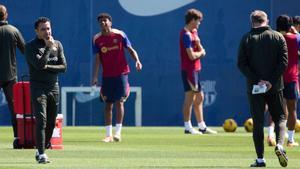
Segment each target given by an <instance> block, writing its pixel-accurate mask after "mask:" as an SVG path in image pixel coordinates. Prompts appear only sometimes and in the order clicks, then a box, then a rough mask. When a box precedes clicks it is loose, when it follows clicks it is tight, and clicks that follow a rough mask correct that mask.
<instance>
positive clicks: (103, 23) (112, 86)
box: [92, 13, 142, 143]
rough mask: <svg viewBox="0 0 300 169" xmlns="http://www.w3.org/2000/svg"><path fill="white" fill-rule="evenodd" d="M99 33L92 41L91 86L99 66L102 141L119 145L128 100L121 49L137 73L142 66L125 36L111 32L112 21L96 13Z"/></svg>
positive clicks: (128, 90)
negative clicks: (102, 105)
mask: <svg viewBox="0 0 300 169" xmlns="http://www.w3.org/2000/svg"><path fill="white" fill-rule="evenodd" d="M97 21H98V22H99V24H100V27H101V32H99V33H97V34H96V35H95V36H94V38H93V49H94V50H93V51H94V54H95V65H94V70H93V78H92V85H97V82H98V71H99V67H100V65H101V66H102V84H101V91H100V98H101V100H102V101H103V102H105V108H104V116H105V130H106V137H105V138H104V139H103V140H102V141H103V142H106V143H108V142H113V141H116V142H120V141H121V129H122V122H123V117H124V102H125V101H126V99H127V97H128V96H129V92H130V89H129V83H128V73H129V72H130V70H129V65H128V64H127V61H126V57H125V53H124V49H127V50H128V52H129V54H130V55H131V57H132V58H133V60H134V61H135V67H136V70H137V71H141V70H142V64H141V62H140V60H139V57H138V54H137V52H136V51H135V50H134V49H133V47H132V46H131V43H130V41H129V39H128V38H127V36H126V34H125V33H124V32H123V31H121V30H118V29H113V28H112V17H111V16H110V15H109V14H108V13H100V14H99V15H98V17H97ZM114 104H115V106H116V130H115V134H114V136H112V110H113V105H114Z"/></svg>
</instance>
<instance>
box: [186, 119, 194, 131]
mask: <svg viewBox="0 0 300 169" xmlns="http://www.w3.org/2000/svg"><path fill="white" fill-rule="evenodd" d="M184 128H185V130H191V129H192V128H193V126H192V122H191V121H185V122H184Z"/></svg>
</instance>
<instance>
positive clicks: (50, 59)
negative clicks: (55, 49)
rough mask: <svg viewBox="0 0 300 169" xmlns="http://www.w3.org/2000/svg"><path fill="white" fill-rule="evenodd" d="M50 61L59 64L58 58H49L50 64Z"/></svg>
mask: <svg viewBox="0 0 300 169" xmlns="http://www.w3.org/2000/svg"><path fill="white" fill-rule="evenodd" d="M50 61H55V62H57V61H58V57H57V56H55V57H52V58H48V62H50Z"/></svg>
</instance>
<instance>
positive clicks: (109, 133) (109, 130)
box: [105, 125, 112, 137]
mask: <svg viewBox="0 0 300 169" xmlns="http://www.w3.org/2000/svg"><path fill="white" fill-rule="evenodd" d="M105 130H106V137H111V136H112V125H108V126H105Z"/></svg>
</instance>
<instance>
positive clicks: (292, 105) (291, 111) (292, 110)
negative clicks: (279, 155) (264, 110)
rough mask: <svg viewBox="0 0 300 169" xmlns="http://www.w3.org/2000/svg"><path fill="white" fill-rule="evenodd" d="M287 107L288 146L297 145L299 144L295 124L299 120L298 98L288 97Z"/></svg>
mask: <svg viewBox="0 0 300 169" xmlns="http://www.w3.org/2000/svg"><path fill="white" fill-rule="evenodd" d="M286 108H287V112H288V113H287V115H288V116H287V127H288V141H287V146H289V147H295V146H299V144H298V143H297V142H295V140H294V133H295V124H296V121H297V112H296V109H297V100H295V99H286Z"/></svg>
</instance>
